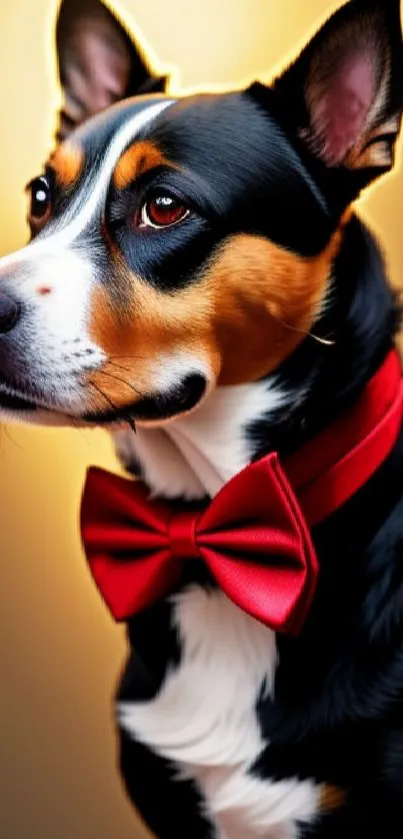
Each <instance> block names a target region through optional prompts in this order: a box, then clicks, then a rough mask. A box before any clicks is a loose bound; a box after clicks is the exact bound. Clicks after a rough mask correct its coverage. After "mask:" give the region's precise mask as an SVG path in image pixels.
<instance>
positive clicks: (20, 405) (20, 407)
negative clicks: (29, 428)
mask: <svg viewBox="0 0 403 839" xmlns="http://www.w3.org/2000/svg"><path fill="white" fill-rule="evenodd" d="M0 408H3V409H4V410H5V411H30V412H31V411H36V410H37V405H35V403H34V402H31V401H30V400H29V399H25V397H23V396H10V395H9V394H8V393H0Z"/></svg>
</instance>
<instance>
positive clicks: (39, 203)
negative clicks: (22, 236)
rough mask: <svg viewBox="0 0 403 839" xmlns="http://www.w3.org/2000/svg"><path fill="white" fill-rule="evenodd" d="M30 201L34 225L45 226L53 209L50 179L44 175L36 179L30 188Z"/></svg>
mask: <svg viewBox="0 0 403 839" xmlns="http://www.w3.org/2000/svg"><path fill="white" fill-rule="evenodd" d="M28 193H29V199H30V206H29V217H30V220H31V221H32V222H34V223H41V224H43V222H44V221H46V219H47V217H48V215H49V213H50V209H51V194H50V185H49V181H48V179H47V178H46V177H45V176H44V175H43V176H41V177H40V178H35V179H34V180H33V181H31V183H30V184H29V186H28Z"/></svg>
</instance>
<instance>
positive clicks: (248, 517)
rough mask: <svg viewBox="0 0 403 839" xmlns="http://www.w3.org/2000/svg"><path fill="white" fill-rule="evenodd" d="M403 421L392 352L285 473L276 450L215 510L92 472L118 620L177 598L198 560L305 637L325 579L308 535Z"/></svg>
mask: <svg viewBox="0 0 403 839" xmlns="http://www.w3.org/2000/svg"><path fill="white" fill-rule="evenodd" d="M402 418H403V379H402V375H401V368H400V362H399V359H398V356H397V353H396V352H391V353H390V354H389V355H388V357H387V359H386V361H385V362H384V364H383V365H382V366H381V368H380V369H379V370H378V372H377V373H376V375H375V376H374V377H373V379H372V380H371V381H370V382H369V384H368V385H367V387H366V388H365V390H364V392H363V394H362V396H361V397H360V398H359V399H358V401H357V402H356V403H355V405H354V407H353V408H352V410H351V411H349V412H348V413H346V414H345V415H344V416H342V417H341V418H339V419H337V420H336V421H335V422H334V423H333V424H332V425H331V426H330V427H329V428H327V429H326V430H325V431H324V432H323V433H322V434H320V435H318V436H317V437H316V438H315V439H314V440H312V441H311V442H310V443H308V444H307V445H305V446H304V447H303V448H302V449H300V450H299V451H298V452H297V454H295V455H293V456H292V457H291V458H289V459H288V460H287V461H286V462H285V464H284V467H282V466H281V464H280V462H279V459H278V456H277V455H276V454H274V453H272V454H269V455H267V456H266V457H264V458H262V459H261V460H259V461H257V462H256V463H252V464H250V465H249V466H248V467H247V468H246V469H244V470H243V471H242V472H240V473H239V474H238V475H236V476H235V478H233V479H232V480H231V481H229V482H228V483H227V484H226V485H225V486H224V487H223V489H222V490H221V491H220V492H219V493H218V494H217V495H216V496H215V498H213V499H212V500H211V502H210V504H209V505H208V506H207V507H206V506H205V505H204V506H203V507H198V508H197V507H196V508H195V507H194V506H189V505H183V504H178V503H167V502H162V501H158V500H157V501H156V500H154V499H150V497H149V491H148V489H147V487H145V486H144V484H141V483H140V482H134V481H129V480H126V479H124V478H120V477H118V476H117V475H111V474H110V473H108V472H103V471H102V470H98V469H91V470H90V471H89V474H88V476H87V482H86V487H85V490H84V496H83V503H82V508H81V524H82V535H83V541H84V546H85V549H86V553H87V557H88V561H89V564H90V568H91V571H92V574H93V577H94V579H95V581H96V583H97V585H98V588H99V589H100V591H101V593H102V595H103V597H104V599H105V601H106V603H107V604H108V606H109V608H110V609H111V611H112V614H113V615H114V617H115V618H116V619H117V620H125V619H127V618H130V617H131V616H132V615H134V614H136V613H137V612H139V611H142V610H143V609H145V608H147V607H148V606H150V605H152V603H154V602H155V601H156V600H158V599H161V598H163V597H165V596H167V595H169V594H170V593H171V592H172V591H174V590H175V587H176V586H177V585H178V584H179V582H180V579H181V573H182V568H183V565H184V563H186V562H187V561H188V560H189V559H192V558H194V559H197V560H201V561H202V562H204V564H205V565H206V566H207V568H208V569H209V572H210V574H211V575H212V577H213V578H214V579H215V580H216V582H217V584H218V585H219V586H220V587H221V589H222V590H223V591H224V592H225V594H226V595H227V596H228V597H229V598H230V599H231V600H233V601H234V603H236V605H237V606H239V607H240V608H241V609H243V610H244V611H245V612H247V613H249V614H250V615H252V616H253V617H254V618H256V619H257V620H260V621H262V622H263V623H265V624H267V625H268V626H270V627H271V628H272V629H274V630H275V631H278V632H288V633H292V634H295V633H298V632H299V631H300V629H301V627H302V625H303V622H304V620H305V618H306V615H307V613H308V611H309V608H310V604H311V602H312V598H313V595H314V591H315V586H316V579H317V575H318V560H317V556H316V552H315V548H314V545H313V543H312V539H311V535H310V530H309V529H310V528H312V527H313V526H314V525H316V524H319V522H321V521H323V520H324V519H325V518H327V517H328V516H329V515H330V514H331V513H333V512H335V510H337V509H338V508H339V507H341V506H342V505H343V504H344V503H345V502H346V501H348V499H349V498H351V497H352V496H353V495H354V494H355V493H356V492H357V491H358V490H359V489H360V488H361V487H362V486H363V485H364V484H365V483H366V482H367V481H368V479H369V478H370V477H371V475H373V474H374V473H375V472H376V470H377V469H378V468H379V466H380V465H381V464H382V462H383V461H384V460H385V459H386V458H387V456H388V454H389V453H390V452H391V451H392V449H393V446H394V444H395V442H396V440H397V437H398V434H399V431H400V428H401V423H402Z"/></svg>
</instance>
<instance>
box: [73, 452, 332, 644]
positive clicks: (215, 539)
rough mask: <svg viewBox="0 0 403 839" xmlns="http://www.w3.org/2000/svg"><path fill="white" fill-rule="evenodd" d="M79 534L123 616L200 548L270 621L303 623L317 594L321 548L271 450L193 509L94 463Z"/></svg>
mask: <svg viewBox="0 0 403 839" xmlns="http://www.w3.org/2000/svg"><path fill="white" fill-rule="evenodd" d="M82 533H83V539H84V544H85V548H86V552H87V556H88V559H89V563H90V567H91V571H92V574H93V576H94V579H95V582H96V583H97V586H98V588H99V589H100V591H101V593H102V594H103V597H104V598H105V601H106V603H107V604H108V606H109V608H110V610H111V612H112V614H113V616H114V617H115V618H116V619H117V620H122V619H124V618H128V617H130V615H133V614H135V613H137V612H139V611H141V610H142V609H144V608H145V607H147V606H150V605H151V603H153V602H155V601H156V600H158V599H159V598H161V597H164V596H165V595H167V594H168V593H169V592H171V591H172V590H173V589H174V587H175V583H177V582H178V580H179V577H180V573H181V570H182V567H183V563H184V562H186V560H188V559H191V558H196V557H197V558H199V559H201V560H203V561H204V562H205V564H206V565H207V567H208V569H209V570H210V572H211V574H212V575H213V577H214V578H215V580H216V582H217V583H218V585H219V586H220V588H221V589H222V590H223V591H224V592H225V593H226V594H227V595H228V597H229V598H230V599H231V600H233V601H234V603H236V604H237V605H238V606H240V607H241V609H243V610H244V611H245V612H249V614H251V615H253V616H254V617H255V618H258V620H261V621H263V622H264V623H266V624H268V625H269V626H270V627H272V629H276V630H283V631H284V632H298V631H299V629H300V626H301V624H302V622H303V620H304V617H305V615H306V612H307V610H308V608H309V605H310V602H311V599H312V595H313V591H314V587H315V581H316V575H317V561H316V556H315V551H314V548H313V546H312V542H311V539H310V536H309V531H308V528H307V525H306V523H305V520H304V517H303V515H302V513H301V510H300V508H299V505H298V503H297V501H296V498H295V495H294V493H293V491H292V489H291V487H290V485H289V483H288V481H287V479H286V477H285V475H284V472H283V471H282V469H281V467H280V465H279V462H278V458H277V456H276V455H274V454H271V455H269V456H268V457H265V458H264V459H263V460H260V461H258V462H257V463H254V464H252V465H251V466H249V467H248V468H247V469H245V470H244V471H243V472H241V473H240V474H239V475H236V477H235V478H233V479H232V480H231V481H230V482H229V483H228V484H226V485H225V486H224V488H223V489H222V490H221V492H219V493H218V495H216V497H215V498H214V499H213V500H212V501H211V502H210V504H209V506H208V507H207V509H205V510H204V511H201V510H199V511H196V512H195V511H193V512H189V510H188V509H186V508H184V509H180V508H179V506H178V505H175V506H173V505H169V504H166V503H164V502H161V501H153V500H151V499H150V498H149V497H148V491H147V489H146V487H145V486H144V485H142V484H140V483H137V482H134V481H128V480H126V479H125V478H120V477H118V476H117V475H112V474H110V473H108V472H103V471H102V470H99V469H90V471H89V473H88V478H87V483H86V487H85V491H84V498H83V504H82Z"/></svg>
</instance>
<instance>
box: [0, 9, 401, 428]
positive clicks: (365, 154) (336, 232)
mask: <svg viewBox="0 0 403 839" xmlns="http://www.w3.org/2000/svg"><path fill="white" fill-rule="evenodd" d="M94 2H95V0H94ZM67 5H71V6H72V7H73V6H74V8H76V4H75V3H73V2H72V0H70V3H69V4H67V3H66V6H67ZM77 5H78V6H80V4H79V3H77ZM102 15H103V13H102V14H101V13H100V17H99V27H100V28H99V29H98V28H97V27H95V29H93V30H92V35H91V37H92V38H95V42H97V33H99V32H100V31H101V30H102V27H103V26H106V25H107V23H106V21H109V22H110V21H111V19H110V17H109V16H107V17H106V18H104V17H103V16H102ZM71 20H73V22H71ZM71 20H70V24H69V25H68V26H67V25H66V27H65V29H64V35H63V37H62V35H61V32H62V27H61V26H59V46H60V51H61V64H62V72H61V78H62V81H64V83H65V84H66V86H67V97H68V102H69V103H70V105H68V106H66V107H67V108H70V110H69V112H68V119H67V120H66V119H65V120H64V123H62V124H63V125H64V128H62V132H61V133H62V135H63V136H65V134H66V133H67V128H68V126H69V122H68V120H69V119H70V120H71V122H75V121H76V119H77V121H80V119H82V118H83V117H86V116H87V115H89V114H90V113H92V112H93V111H94V110H97V111H99V110H100V109H101V108H103V105H104V104H105V105H109V104H110V101H111V100H113V99H114V98H120V97H122V96H124V95H125V92H126V91H127V90H128V88H127V80H128V78H129V76H130V73H131V71H130V70H129V69H128V68H129V67H130V61H129V53H130V49H129V45H128V42H127V40H125V38H126V36H125V38H123V35H122V30H120V29H116V30H114V31H115V33H116V39H115V40H114V39H113V38H110V40H109V41H107V43H109V47H108V48H105V49H104V50H103V51H102V50H101V51H98V53H97V55H98V58H97V59H95V60H96V62H97V64H96V66H95V67H94V66H87V64H85V63H84V64H83V65H82V72H81V75H80V73H79V72H78V71H77V67H76V64H75V63H74V62H75V60H76V58H75V57H76V55H77V51H79V50H80V44H81V43H82V42H81V37H84V35H83V32H85V28H84V29H82V25H81V23H80V24H78V23H77V21H76V22H75V23H74V16H73V18H72V19H71ZM114 25H115V24H114ZM75 27H76V28H77V27H78V30H77V31H79V35H78V38H77V39H76V38H75V37H74V38H73V35H74V32H75V31H76V29H75ZM80 31H81V35H80ZM66 33H67V34H66ZM69 33H70V34H69ZM118 35H120V37H121V39H122V40H121V41H120V43H121V45H122V44H123V45H125V50H123V52H119V49H118V48H117V44H118V42H119V37H118ZM70 38H71V40H70ZM113 44H115V47H116V50H117V52H116V51H115V52H113V50H112V52H111V51H110V50H111V49H112V46H113ZM115 47H114V49H115ZM86 55H87V59H86V60H89V58H90V56H91V55H92V52H91V50H90V51H87V53H86ZM119 55H120V59H119V60H118V56H119ZM124 56H126V58H124ZM119 62H120V63H119ZM125 62H126V63H125ZM402 67H403V62H402V42H401V29H400V13H399V2H398V0H390V2H385V0H352V2H350V3H348V4H347V5H346V6H344V7H343V8H342V9H340V10H339V11H338V12H337V13H336V14H335V15H333V17H332V18H331V19H330V20H329V21H328V22H327V23H326V24H325V25H324V27H323V28H322V29H321V30H320V31H319V33H318V34H317V35H316V36H315V37H314V38H313V40H312V41H311V42H310V43H309V44H308V46H307V47H306V48H305V50H304V51H303V52H302V54H301V55H300V56H299V58H298V59H297V60H296V61H295V62H294V63H293V64H292V65H291V66H290V67H289V68H288V69H287V70H286V71H285V72H284V74H283V75H282V76H281V77H279V78H278V79H276V80H275V81H274V83H273V85H272V86H270V87H269V86H267V87H266V86H263V85H257V84H256V85H252V86H251V87H249V88H248V89H246V90H244V91H237V92H234V93H228V94H222V95H205V96H194V97H188V98H183V99H175V98H169V97H166V96H163V95H154V96H149V95H146V96H142V97H140V98H135V99H130V100H125V101H124V102H122V103H120V104H118V105H115V106H113V107H110V108H108V109H107V110H105V111H102V113H99V114H98V115H97V116H96V117H95V118H92V119H90V120H89V121H85V122H84V124H83V125H81V126H80V127H79V128H78V129H76V130H75V131H74V132H73V133H71V134H69V136H68V137H67V138H66V139H65V140H64V141H63V142H62V143H60V144H59V145H58V147H57V149H56V151H55V152H54V154H53V155H52V157H51V158H50V160H49V163H48V165H47V167H46V169H45V171H44V172H42V174H41V175H40V176H39V177H38V178H36V179H35V180H33V182H32V183H31V184H30V186H29V189H28V197H29V205H30V206H29V220H30V226H31V231H32V241H31V242H30V244H29V245H28V246H27V247H26V248H24V249H23V250H22V251H19V252H17V253H15V254H12V255H11V256H10V257H6V258H5V259H3V260H2V261H0V278H1V285H0V330H1V335H0V406H2V408H3V409H4V410H7V411H9V412H11V414H12V415H13V417H17V418H28V419H30V420H33V421H35V422H41V423H53V422H56V423H57V422H61V423H68V422H69V421H70V422H71V421H72V422H74V423H77V422H79V423H80V422H83V423H97V424H104V425H107V424H110V423H113V422H115V421H125V420H127V419H129V418H131V420H134V421H138V422H154V423H155V422H158V423H159V422H165V421H167V420H169V419H171V418H172V417H175V416H177V415H179V414H183V413H185V412H188V411H191V410H194V409H195V408H196V407H197V405H198V404H199V403H200V402H201V400H203V399H204V398H205V397H206V395H208V394H209V393H210V392H211V391H212V390H213V389H214V388H215V387H216V386H217V385H220V384H222V385H228V384H237V383H246V382H250V381H255V380H257V379H259V378H260V377H262V376H264V375H267V374H269V373H271V372H272V371H274V370H277V369H279V368H280V367H281V365H282V363H283V362H284V361H285V359H287V358H288V357H289V356H290V355H291V354H292V353H293V352H294V350H295V349H296V347H297V346H298V344H299V343H300V342H301V340H302V338H303V336H304V334H306V332H307V331H308V330H310V329H311V328H312V325H313V324H314V322H315V320H316V319H317V318H318V316H319V314H320V312H321V309H322V307H323V306H324V305H325V303H326V295H327V291H328V288H329V282H330V278H331V274H332V265H333V262H334V260H335V258H336V256H337V254H338V251H339V248H340V244H341V242H342V238H343V228H344V225H345V224H346V220H347V218H348V214H349V207H350V205H351V202H352V201H353V200H354V198H356V196H357V195H358V194H359V192H360V191H361V189H363V188H364V187H366V186H367V185H368V184H370V183H371V182H372V181H373V180H374V179H375V178H377V177H378V176H380V175H381V174H383V173H385V172H388V171H389V170H390V169H391V167H392V165H393V159H394V150H395V144H396V140H397V136H398V132H399V128H400V122H401V113H402V87H403V78H402ZM123 68H125V69H123ZM77 72H78V75H77ZM111 79H114V83H112V81H111ZM118 79H119V80H120V84H118V81H117V80H118ZM77 80H80V84H78V81H77ZM72 102H73V103H74V104H73V105H71V103H72ZM92 103H94V106H93V105H92ZM96 103H98V105H96ZM76 105H78V106H79V109H80V107H81V106H82V107H81V110H77V117H76V116H73V113H72V111H71V107H73V109H74V107H75V106H76Z"/></svg>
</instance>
